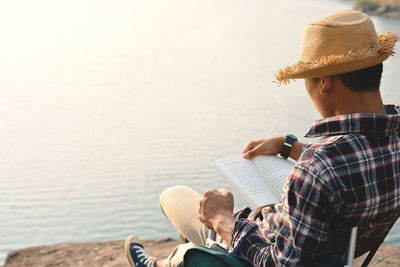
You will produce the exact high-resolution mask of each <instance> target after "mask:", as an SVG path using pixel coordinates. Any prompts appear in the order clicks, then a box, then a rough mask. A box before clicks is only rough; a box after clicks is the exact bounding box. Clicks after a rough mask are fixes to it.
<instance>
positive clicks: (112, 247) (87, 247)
mask: <svg viewBox="0 0 400 267" xmlns="http://www.w3.org/2000/svg"><path fill="white" fill-rule="evenodd" d="M141 242H142V243H143V245H144V247H145V248H146V251H147V252H148V253H149V254H150V255H154V256H156V257H158V258H165V257H167V256H168V255H169V253H171V251H172V250H173V248H174V247H175V246H177V245H178V244H180V243H181V241H177V240H172V239H162V240H158V241H145V240H141ZM365 257H366V255H364V256H362V257H360V258H358V259H356V261H355V264H354V266H361V263H362V261H363V259H364V258H365ZM399 262H400V248H397V247H393V246H390V245H386V244H383V245H382V246H381V247H380V248H379V250H378V252H377V253H376V254H375V256H374V258H373V259H372V261H371V263H370V264H369V266H376V267H392V266H393V267H394V266H399ZM17 266H18V267H21V266H32V267H36V266H38V267H63V266H74V267H75V266H85V267H90V266H93V267H94V266H96V267H98V266H129V264H128V261H127V259H126V258H125V254H124V241H123V240H118V241H109V242H87V243H69V244H56V245H51V246H40V247H32V248H25V249H21V250H18V251H12V252H9V253H8V255H7V259H6V262H5V266H4V267H17Z"/></svg>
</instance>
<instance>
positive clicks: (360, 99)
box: [335, 90, 386, 115]
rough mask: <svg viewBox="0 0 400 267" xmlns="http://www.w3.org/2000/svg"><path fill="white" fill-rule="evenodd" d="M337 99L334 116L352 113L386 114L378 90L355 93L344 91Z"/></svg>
mask: <svg viewBox="0 0 400 267" xmlns="http://www.w3.org/2000/svg"><path fill="white" fill-rule="evenodd" d="M342 93H343V94H342V95H341V96H340V97H338V98H337V101H336V110H335V114H336V115H343V114H352V113H376V114H386V111H385V107H384V105H383V102H382V98H381V94H380V92H379V90H374V91H365V92H355V91H349V90H346V91H344V92H342Z"/></svg>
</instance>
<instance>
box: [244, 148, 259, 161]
mask: <svg viewBox="0 0 400 267" xmlns="http://www.w3.org/2000/svg"><path fill="white" fill-rule="evenodd" d="M261 152H262V151H261V145H258V146H256V147H255V148H253V149H252V150H249V151H247V152H246V153H244V154H243V157H244V158H245V159H253V158H254V157H256V156H258V155H261Z"/></svg>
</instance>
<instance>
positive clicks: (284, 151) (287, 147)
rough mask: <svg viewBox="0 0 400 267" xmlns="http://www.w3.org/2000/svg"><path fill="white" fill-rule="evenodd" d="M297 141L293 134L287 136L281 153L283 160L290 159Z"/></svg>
mask: <svg viewBox="0 0 400 267" xmlns="http://www.w3.org/2000/svg"><path fill="white" fill-rule="evenodd" d="M296 141H297V137H296V136H294V135H293V134H287V135H286V136H285V142H284V143H283V146H282V150H281V153H280V154H281V156H282V158H285V159H287V158H288V157H289V153H290V149H291V148H292V145H293V143H294V142H296Z"/></svg>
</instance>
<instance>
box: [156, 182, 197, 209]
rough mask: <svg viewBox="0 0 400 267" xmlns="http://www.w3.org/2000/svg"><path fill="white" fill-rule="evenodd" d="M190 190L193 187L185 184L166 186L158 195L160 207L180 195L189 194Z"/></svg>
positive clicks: (191, 190)
mask: <svg viewBox="0 0 400 267" xmlns="http://www.w3.org/2000/svg"><path fill="white" fill-rule="evenodd" d="M192 192H193V189H191V188H190V187H188V186H185V185H175V186H171V187H168V188H167V189H165V190H164V191H163V192H162V193H161V195H160V200H159V201H160V206H161V208H163V206H165V204H166V203H168V202H171V201H173V200H174V199H176V198H179V197H180V196H184V195H186V194H190V193H192Z"/></svg>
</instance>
